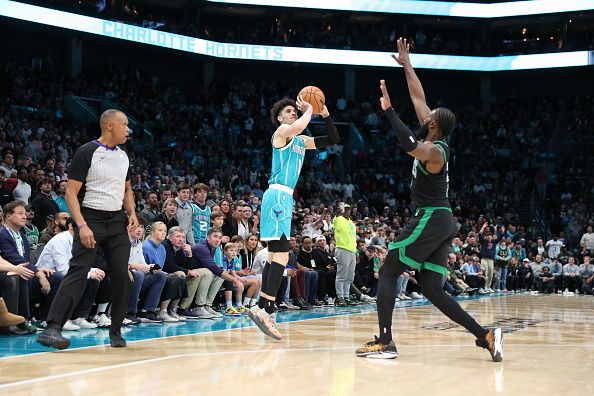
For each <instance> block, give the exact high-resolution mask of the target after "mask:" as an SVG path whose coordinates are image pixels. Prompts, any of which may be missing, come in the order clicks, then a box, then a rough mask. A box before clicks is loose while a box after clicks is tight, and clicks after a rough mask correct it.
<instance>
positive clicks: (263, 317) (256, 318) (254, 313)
mask: <svg viewBox="0 0 594 396" xmlns="http://www.w3.org/2000/svg"><path fill="white" fill-rule="evenodd" d="M247 314H248V317H249V318H250V319H251V320H252V321H253V322H254V323H255V324H256V326H258V328H259V329H260V330H261V331H262V332H263V333H264V334H266V335H267V336H269V337H272V338H274V339H275V340H281V339H282V338H283V337H282V336H281V334H280V332H279V331H278V329H277V328H276V323H275V320H274V319H275V317H271V316H270V315H269V314H268V313H267V312H266V311H265V310H263V309H260V307H258V306H254V307H252V308H250V310H249V311H248V312H247Z"/></svg>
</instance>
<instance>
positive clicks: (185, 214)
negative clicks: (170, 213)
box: [175, 183, 194, 244]
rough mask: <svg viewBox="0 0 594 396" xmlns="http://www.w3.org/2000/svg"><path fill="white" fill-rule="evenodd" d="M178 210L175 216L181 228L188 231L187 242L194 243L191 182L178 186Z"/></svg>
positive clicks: (176, 199)
mask: <svg viewBox="0 0 594 396" xmlns="http://www.w3.org/2000/svg"><path fill="white" fill-rule="evenodd" d="M177 191H178V192H177V198H175V201H176V202H177V206H178V207H177V212H175V218H176V219H177V223H178V224H179V226H180V227H181V228H183V229H184V231H185V233H186V242H187V243H189V244H193V243H194V227H192V215H193V209H192V204H191V202H190V196H191V194H192V189H191V187H190V185H189V184H187V183H182V184H180V185H179V186H178V187H177Z"/></svg>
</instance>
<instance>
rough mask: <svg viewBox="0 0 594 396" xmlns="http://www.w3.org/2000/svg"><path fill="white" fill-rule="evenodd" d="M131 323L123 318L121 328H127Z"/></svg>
mask: <svg viewBox="0 0 594 396" xmlns="http://www.w3.org/2000/svg"><path fill="white" fill-rule="evenodd" d="M132 323H133V322H132V321H131V320H130V319H128V318H124V320H122V326H129V325H131V324H132Z"/></svg>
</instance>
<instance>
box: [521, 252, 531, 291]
mask: <svg viewBox="0 0 594 396" xmlns="http://www.w3.org/2000/svg"><path fill="white" fill-rule="evenodd" d="M518 276H519V280H518V286H519V287H520V289H521V290H530V289H532V286H533V285H534V272H533V271H532V265H531V263H530V260H529V259H527V258H525V259H524V260H522V267H520V269H519V270H518Z"/></svg>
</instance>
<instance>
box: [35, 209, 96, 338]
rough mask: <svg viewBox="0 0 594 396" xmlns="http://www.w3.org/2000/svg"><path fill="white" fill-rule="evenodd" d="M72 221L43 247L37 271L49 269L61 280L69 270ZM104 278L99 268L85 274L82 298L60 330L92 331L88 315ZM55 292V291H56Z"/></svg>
mask: <svg viewBox="0 0 594 396" xmlns="http://www.w3.org/2000/svg"><path fill="white" fill-rule="evenodd" d="M73 225H74V220H73V219H72V218H71V217H69V218H68V219H67V220H66V223H65V228H66V229H65V230H64V231H62V232H60V233H59V234H57V235H56V236H54V237H53V238H52V239H50V241H49V242H48V243H47V244H46V245H45V247H43V251H42V252H41V254H40V255H39V259H38V260H37V264H36V266H37V268H38V269H42V268H45V269H50V270H52V271H55V273H56V274H60V275H61V276H62V278H63V277H64V276H65V275H66V273H67V272H68V269H69V268H70V259H71V258H72V242H73V238H74V227H73ZM104 278H105V272H104V271H103V270H101V269H99V268H95V267H92V268H90V269H89V273H88V274H87V284H86V286H85V291H84V293H83V296H82V298H81V300H80V302H79V303H78V305H77V306H76V308H75V309H74V312H73V313H72V315H71V316H70V318H69V319H68V320H67V321H66V323H65V324H64V326H63V327H62V330H65V331H68V330H79V329H94V328H96V327H97V325H96V324H95V323H91V322H89V320H88V319H89V315H90V313H91V309H92V308H93V302H94V301H95V296H96V295H97V290H99V284H100V282H101V281H102V280H103V279H104ZM56 291H57V289H56ZM36 319H37V320H38V321H44V320H45V319H46V318H45V317H41V316H40V317H37V318H36Z"/></svg>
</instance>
